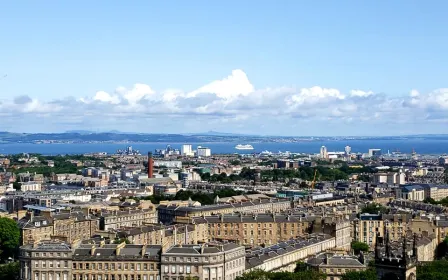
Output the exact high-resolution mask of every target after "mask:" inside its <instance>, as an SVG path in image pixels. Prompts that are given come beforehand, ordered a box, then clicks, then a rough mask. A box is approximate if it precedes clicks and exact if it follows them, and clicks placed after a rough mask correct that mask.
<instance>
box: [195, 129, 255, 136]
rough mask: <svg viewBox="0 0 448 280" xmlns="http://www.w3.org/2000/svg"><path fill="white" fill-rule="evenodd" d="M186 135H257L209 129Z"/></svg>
mask: <svg viewBox="0 0 448 280" xmlns="http://www.w3.org/2000/svg"><path fill="white" fill-rule="evenodd" d="M186 135H211V136H257V135H250V134H240V133H228V132H218V131H213V130H210V131H208V132H202V133H191V134H186Z"/></svg>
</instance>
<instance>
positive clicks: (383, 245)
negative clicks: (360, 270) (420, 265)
mask: <svg viewBox="0 0 448 280" xmlns="http://www.w3.org/2000/svg"><path fill="white" fill-rule="evenodd" d="M401 245H402V246H401V249H400V247H398V248H393V247H392V246H391V244H390V240H389V238H388V234H387V233H386V235H384V236H379V235H377V241H376V242H375V268H376V272H377V277H378V279H381V280H382V279H385V280H388V279H397V280H416V279H417V268H416V264H417V249H416V238H414V241H413V244H412V245H411V246H412V247H413V249H412V251H411V252H409V250H408V248H409V243H408V242H407V239H406V238H405V239H404V240H403V242H401ZM394 249H395V250H394Z"/></svg>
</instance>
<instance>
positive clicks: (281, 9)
mask: <svg viewBox="0 0 448 280" xmlns="http://www.w3.org/2000/svg"><path fill="white" fill-rule="evenodd" d="M25 2H26V3H27V4H25V5H22V4H23V3H22V4H18V3H14V2H10V3H5V4H3V7H2V11H0V24H2V26H5V27H7V26H9V27H11V26H13V27H14V28H4V30H3V31H2V33H3V34H2V36H3V37H4V38H6V40H5V43H4V44H2V45H1V46H0V51H1V52H0V60H1V61H2V65H1V68H0V77H3V78H1V79H0V113H1V115H2V117H3V121H2V124H1V125H0V130H2V131H11V132H64V131H68V130H92V131H108V130H119V131H133V132H141V133H202V132H205V131H211V130H213V131H222V132H228V133H239V134H255V135H279V136H280V135H281V136H348V135H351V136H382V135H384V136H386V135H391V136H393V135H409V134H444V133H447V130H446V127H447V124H448V88H447V85H446V82H445V77H444V76H445V75H444V71H443V70H444V66H445V65H446V64H447V62H448V59H447V56H446V54H445V51H444V48H443V46H444V45H445V44H444V43H445V42H446V41H447V37H446V36H445V35H444V30H443V27H444V26H446V24H447V23H448V19H446V18H445V17H444V16H443V10H444V9H443V7H448V3H445V2H443V1H434V2H432V3H431V4H427V3H422V2H420V1H395V2H394V3H389V2H387V1H376V2H375V3H359V2H357V1H348V0H347V1H339V2H338V3H333V2H331V1H323V3H324V4H323V5H322V4H320V5H319V4H317V3H304V2H303V3H296V2H293V1H285V2H283V3H281V4H278V3H277V5H275V4H274V3H273V2H270V1H259V2H257V6H254V5H253V4H252V3H249V2H247V3H240V2H238V1H226V3H213V4H211V3H209V2H207V1H196V2H195V3H194V4H191V3H189V4H188V3H183V2H182V1H173V2H172V3H171V5H168V4H162V3H161V2H159V3H156V2H150V1H148V2H146V1H145V2H144V1H135V2H133V4H132V5H129V4H124V3H120V2H119V1H107V2H106V1H97V2H95V3H90V2H88V1H78V2H77V3H76V4H74V3H56V2H52V1H49V2H45V3H39V4H37V3H33V2H32V1H25ZM436 6H437V8H435V7H436ZM372 14H374V15H375V16H372Z"/></svg>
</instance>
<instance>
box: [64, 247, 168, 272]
mask: <svg viewBox="0 0 448 280" xmlns="http://www.w3.org/2000/svg"><path fill="white" fill-rule="evenodd" d="M160 253H161V246H160V245H130V244H125V243H121V244H109V245H99V246H97V245H93V246H92V245H89V244H84V245H80V247H79V248H77V249H75V250H74V251H73V265H72V279H73V280H84V279H95V280H132V279H134V280H158V279H160V276H159V272H160V269H159V267H160Z"/></svg>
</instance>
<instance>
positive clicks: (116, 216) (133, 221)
mask: <svg viewBox="0 0 448 280" xmlns="http://www.w3.org/2000/svg"><path fill="white" fill-rule="evenodd" d="M99 218H100V230H109V229H117V228H121V227H137V226H141V225H143V223H154V224H156V223H157V220H158V218H157V210H156V209H155V207H149V208H147V209H135V210H131V209H128V210H125V211H103V212H101V213H100V215H99Z"/></svg>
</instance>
